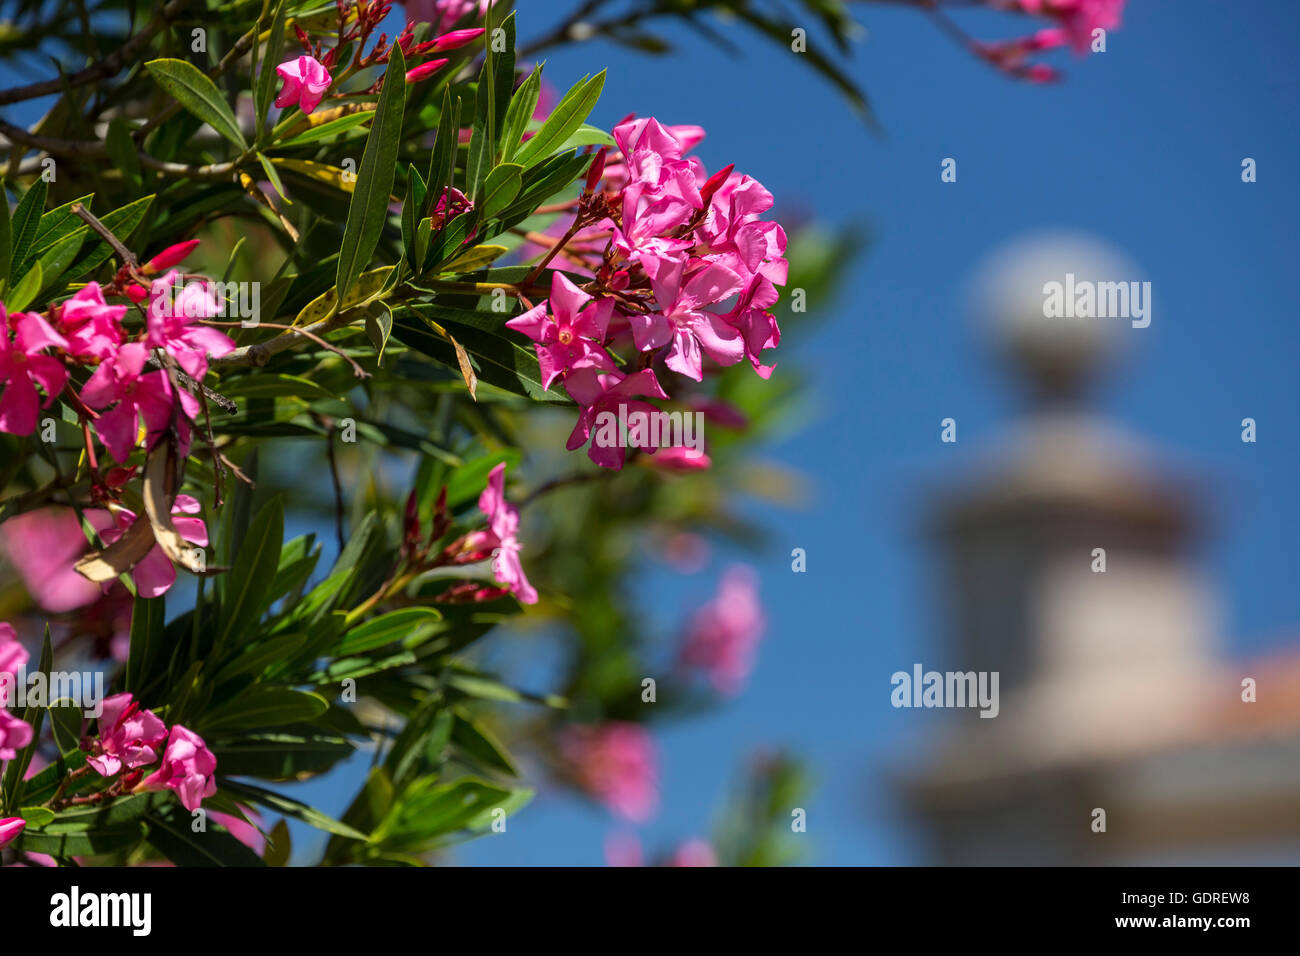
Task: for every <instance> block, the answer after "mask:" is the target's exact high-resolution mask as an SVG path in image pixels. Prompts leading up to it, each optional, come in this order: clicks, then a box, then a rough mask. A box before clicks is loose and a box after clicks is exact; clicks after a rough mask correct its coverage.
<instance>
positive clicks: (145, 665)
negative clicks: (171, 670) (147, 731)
mask: <svg viewBox="0 0 1300 956" xmlns="http://www.w3.org/2000/svg"><path fill="white" fill-rule="evenodd" d="M166 620H167V605H166V599H165V598H163V597H156V598H142V597H140V596H138V595H137V596H136V598H135V603H134V604H133V605H132V607H131V649H130V651H129V653H128V654H127V658H126V684H125V687H124V689H125V690H129V691H131V692H132V693H137V694H138V693H139V692H140V689H141V688H142V687H144V686H145V685H146V684H148V683H149V682H150V681H152V680H153V679H154V678H155V677H156V676H158V675H160V674H161V673H162V668H163V666H164V661H165V659H166V657H165V650H164V647H165V645H164V643H163V631H164V627H165V625H166Z"/></svg>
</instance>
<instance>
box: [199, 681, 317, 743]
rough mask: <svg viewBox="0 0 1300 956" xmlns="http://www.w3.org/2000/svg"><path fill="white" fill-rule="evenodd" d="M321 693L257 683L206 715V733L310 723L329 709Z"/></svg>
mask: <svg viewBox="0 0 1300 956" xmlns="http://www.w3.org/2000/svg"><path fill="white" fill-rule="evenodd" d="M329 706H330V705H329V701H327V700H326V699H325V698H324V697H321V696H320V695H319V694H309V693H307V692H306V691H300V690H293V689H291V688H288V687H272V686H263V685H260V684H254V685H253V686H252V687H250V688H249V689H248V690H246V691H244V693H242V694H240V695H239V696H238V697H236V698H234V699H233V700H230V701H227V702H226V703H224V704H222V705H221V706H219V707H217V708H216V709H214V710H211V711H209V712H208V713H206V714H204V715H203V722H202V725H201V726H202V728H203V732H204V733H224V732H227V731H231V730H241V729H244V728H249V727H282V726H284V725H286V724H300V723H307V722H309V721H311V720H313V719H315V718H316V717H319V716H320V715H321V714H323V713H325V711H327V710H329Z"/></svg>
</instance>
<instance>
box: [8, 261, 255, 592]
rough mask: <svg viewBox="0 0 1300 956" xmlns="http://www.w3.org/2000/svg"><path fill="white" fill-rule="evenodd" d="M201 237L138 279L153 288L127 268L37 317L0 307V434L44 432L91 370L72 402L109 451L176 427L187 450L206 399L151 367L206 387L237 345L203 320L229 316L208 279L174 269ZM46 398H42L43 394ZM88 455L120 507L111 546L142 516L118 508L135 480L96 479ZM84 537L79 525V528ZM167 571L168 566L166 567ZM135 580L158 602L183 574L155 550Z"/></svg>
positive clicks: (183, 527) (116, 453)
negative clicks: (153, 363)
mask: <svg viewBox="0 0 1300 956" xmlns="http://www.w3.org/2000/svg"><path fill="white" fill-rule="evenodd" d="M196 244H197V241H196V240H191V241H189V242H184V243H180V244H178V245H176V246H172V247H170V248H168V249H166V250H164V251H163V252H161V253H159V254H158V255H157V256H155V257H154V258H153V259H151V260H150V261H149V262H148V263H146V264H145V265H144V266H143V267H141V268H140V270H139V271H140V274H143V275H144V276H155V275H158V274H159V273H160V272H163V271H164V270H170V271H166V272H165V274H163V275H161V276H159V277H158V278H156V279H152V280H151V281H150V283H149V286H150V287H149V288H148V289H144V288H143V287H141V286H140V285H137V284H135V283H134V282H132V281H130V276H129V275H128V274H127V273H126V272H125V271H123V272H121V273H119V274H118V276H117V277H116V278H115V279H114V280H113V282H112V284H111V285H110V286H108V287H101V286H100V284H99V283H98V282H90V283H87V284H86V285H85V286H84V287H83V288H82V289H80V290H79V291H78V292H77V293H76V294H75V295H73V296H72V297H71V298H69V299H67V300H65V301H63V302H62V303H56V304H55V305H52V306H50V308H49V309H48V310H47V312H46V313H45V314H44V315H38V314H36V313H31V312H15V313H12V314H9V313H7V312H6V310H5V309H4V305H3V303H0V376H3V381H4V391H3V393H2V394H0V431H5V432H10V433H11V434H17V435H29V434H31V433H32V432H33V431H35V430H36V426H37V420H38V418H39V413H40V409H41V408H42V407H44V408H48V407H49V406H50V405H51V404H53V402H54V400H55V399H56V398H58V397H59V396H60V395H61V394H63V393H64V390H65V388H66V387H67V385H68V382H69V381H70V379H71V374H70V371H71V370H72V369H75V368H77V367H82V368H92V369H93V371H92V372H91V374H90V376H89V378H88V379H87V380H86V382H85V384H84V385H83V386H81V389H80V393H79V394H78V395H68V396H67V399H66V400H67V401H68V402H69V404H70V405H72V407H73V408H75V409H76V410H77V411H78V412H79V413H80V414H81V415H82V417H83V418H84V419H85V420H87V421H89V422H91V423H92V424H93V428H94V433H95V435H96V437H98V439H99V441H100V442H101V443H102V444H103V446H104V448H105V449H107V450H108V452H109V454H111V455H112V456H113V458H114V459H116V460H117V461H118V462H120V463H122V464H123V465H125V464H126V462H127V460H128V459H129V458H130V457H131V454H132V452H133V451H134V450H135V449H136V448H137V447H139V445H140V444H141V442H142V441H143V443H144V446H145V447H146V448H149V447H152V446H153V445H154V444H155V443H156V442H157V441H158V440H159V438H161V437H162V436H163V435H164V434H165V433H166V432H167V431H168V430H169V429H172V428H175V432H176V435H177V438H178V441H179V443H180V446H181V449H180V450H181V452H182V453H183V454H184V453H188V447H189V440H190V434H191V424H192V423H193V421H194V420H195V419H196V418H197V417H198V415H199V411H200V404H199V400H198V399H197V398H196V397H195V396H194V395H193V394H192V393H191V392H190V391H189V390H188V389H187V388H177V387H176V386H175V385H174V384H173V377H172V376H171V375H170V374H169V372H168V371H167V370H166V369H165V368H161V367H157V368H153V369H150V368H149V362H150V359H151V358H153V359H157V358H158V356H159V354H160V353H165V354H166V355H168V356H170V357H171V359H172V360H173V361H174V362H175V364H176V366H177V367H178V368H179V369H180V370H181V371H183V372H184V373H185V374H186V375H188V376H189V377H190V378H192V379H193V380H194V381H196V382H198V381H202V379H203V377H204V376H205V375H206V374H207V371H208V361H209V359H211V358H217V357H220V356H222V355H225V354H227V353H228V352H230V351H231V350H232V349H234V347H235V343H234V342H233V341H232V340H231V339H230V338H229V336H227V335H225V334H224V333H222V332H220V331H218V330H217V329H215V328H212V327H210V326H208V325H204V324H202V322H203V320H206V319H211V318H213V317H215V316H218V315H221V314H222V313H223V311H224V305H223V303H222V302H221V301H220V300H219V299H218V297H217V295H216V294H215V292H214V291H213V287H212V286H211V285H209V284H208V283H207V282H206V281H205V280H200V281H192V282H188V283H186V282H184V281H183V278H182V276H181V273H179V272H178V271H176V270H172V269H171V267H172V266H174V265H176V264H178V263H179V262H180V261H181V260H182V259H184V258H185V256H187V255H188V254H189V253H190V252H191V251H192V250H193V249H194V247H195V245H196ZM110 297H120V298H122V299H126V300H128V301H130V302H134V303H135V306H136V307H137V308H138V309H139V310H140V311H141V312H142V313H143V317H144V321H143V323H142V325H141V327H139V328H137V329H136V330H135V331H133V332H132V331H129V330H128V328H127V326H126V325H125V324H124V319H125V318H126V316H127V312H128V310H129V309H130V308H131V306H129V305H126V304H110V302H109V301H108V299H109V298H110ZM41 393H44V398H43V399H42V398H41ZM87 446H88V447H87V451H88V452H89V453H90V455H91V464H92V467H93V468H94V469H95V470H96V476H97V477H96V493H97V494H98V495H99V497H98V498H97V500H102V501H107V502H109V503H110V505H111V507H112V508H113V512H114V517H113V519H112V521H111V522H109V523H111V524H112V525H113V527H109V528H107V530H104V531H103V537H104V540H105V542H106V543H111V542H112V541H113V540H115V539H116V538H117V537H119V536H121V535H122V534H123V533H125V531H126V530H127V529H128V528H129V527H130V526H131V524H132V523H133V522H134V521H135V520H136V516H135V515H134V514H133V513H132V512H130V511H127V510H125V509H123V508H121V507H120V506H116V505H113V504H112V502H114V500H115V499H116V498H117V497H118V492H117V489H118V488H120V487H121V485H122V484H123V483H125V481H126V480H128V479H129V478H130V476H131V471H130V470H128V469H113V470H111V471H110V472H109V473H108V475H107V476H105V477H100V476H99V475H98V467H99V463H98V460H97V457H96V456H95V454H94V450H93V448H91V447H90V441H89V439H87ZM176 508H177V510H178V511H180V512H183V513H185V514H187V515H189V514H194V513H196V512H197V511H198V502H197V501H195V500H194V499H192V498H186V497H184V496H182V497H179V498H178V499H177V501H176ZM176 524H177V528H178V530H179V531H180V532H181V534H182V535H183V536H184V537H186V538H187V539H189V540H190V541H191V542H193V543H195V544H206V543H207V533H206V529H205V528H204V525H203V522H202V520H200V519H197V518H184V519H178V521H177V522H176ZM75 534H76V536H77V537H80V529H79V528H78V529H76V532H75ZM164 565H165V567H164ZM138 572H139V574H140V576H141V577H140V579H138V580H137V583H138V584H140V585H141V586H142V589H143V590H144V591H146V592H148V593H147V596H150V597H154V596H157V595H158V594H161V593H162V592H163V591H166V590H167V588H168V587H170V586H171V582H172V581H173V580H174V579H175V571H174V569H173V568H172V567H171V564H170V562H169V561H167V559H166V557H165V555H163V553H162V551H161V549H159V548H155V549H154V551H153V552H151V554H150V556H149V558H147V559H146V560H145V562H142V564H141V566H140V567H139V568H138Z"/></svg>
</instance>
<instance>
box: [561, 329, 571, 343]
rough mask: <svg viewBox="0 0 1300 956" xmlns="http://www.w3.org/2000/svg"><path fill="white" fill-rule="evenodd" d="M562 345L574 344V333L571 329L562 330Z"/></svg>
mask: <svg viewBox="0 0 1300 956" xmlns="http://www.w3.org/2000/svg"><path fill="white" fill-rule="evenodd" d="M560 344H561V345H572V344H573V331H572V330H571V329H560Z"/></svg>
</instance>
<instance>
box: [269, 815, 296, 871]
mask: <svg viewBox="0 0 1300 956" xmlns="http://www.w3.org/2000/svg"><path fill="white" fill-rule="evenodd" d="M292 855H293V838H292V837H291V836H290V835H289V824H288V823H286V822H285V821H284V820H277V821H275V826H273V827H272V828H271V832H270V833H269V834H268V835H267V838H266V849H265V850H263V851H262V861H263V862H264V863H266V865H267V866H288V865H289V858H290V857H291V856H292Z"/></svg>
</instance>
